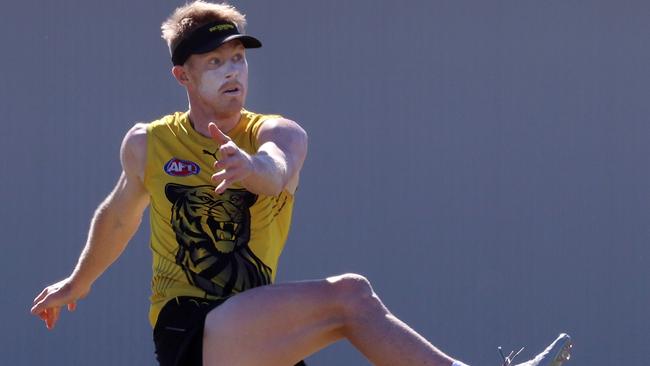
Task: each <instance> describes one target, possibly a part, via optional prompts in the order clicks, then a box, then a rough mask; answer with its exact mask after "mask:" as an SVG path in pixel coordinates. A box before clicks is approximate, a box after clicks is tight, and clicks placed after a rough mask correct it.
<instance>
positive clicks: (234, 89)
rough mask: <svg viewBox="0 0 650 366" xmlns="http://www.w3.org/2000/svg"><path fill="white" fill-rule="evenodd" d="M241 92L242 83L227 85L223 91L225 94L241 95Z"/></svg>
mask: <svg viewBox="0 0 650 366" xmlns="http://www.w3.org/2000/svg"><path fill="white" fill-rule="evenodd" d="M241 92H242V87H241V86H240V85H226V86H225V87H224V88H222V91H221V93H222V94H225V95H240V94H241Z"/></svg>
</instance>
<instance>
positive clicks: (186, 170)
mask: <svg viewBox="0 0 650 366" xmlns="http://www.w3.org/2000/svg"><path fill="white" fill-rule="evenodd" d="M164 169H165V173H167V174H169V175H171V176H174V177H187V176H189V175H195V174H199V172H200V171H201V168H199V164H197V163H195V162H193V161H189V160H181V159H178V158H171V160H169V161H168V162H167V163H166V164H165V168H164Z"/></svg>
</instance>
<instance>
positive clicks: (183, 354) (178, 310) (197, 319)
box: [153, 296, 305, 366]
mask: <svg viewBox="0 0 650 366" xmlns="http://www.w3.org/2000/svg"><path fill="white" fill-rule="evenodd" d="M224 301H225V300H206V299H202V298H198V297H188V296H179V297H176V298H174V299H172V300H170V301H168V302H167V303H166V304H165V306H163V308H162V310H161V311H160V314H159V315H158V320H157V321H156V326H155V327H154V329H153V341H154V344H155V346H156V359H157V360H158V363H159V364H160V366H203V327H204V325H205V317H206V316H207V315H208V313H209V312H210V311H211V310H212V309H214V308H216V307H217V306H219V305H221V304H223V302H224ZM296 366H305V362H304V361H300V362H299V363H298V364H296Z"/></svg>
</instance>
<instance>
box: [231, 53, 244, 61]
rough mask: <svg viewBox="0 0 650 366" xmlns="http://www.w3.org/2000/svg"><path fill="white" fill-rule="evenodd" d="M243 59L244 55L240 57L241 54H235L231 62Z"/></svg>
mask: <svg viewBox="0 0 650 366" xmlns="http://www.w3.org/2000/svg"><path fill="white" fill-rule="evenodd" d="M243 58H244V55H242V54H241V53H238V54H236V55H235V56H233V58H232V60H233V61H234V62H239V61H241V60H242V59H243Z"/></svg>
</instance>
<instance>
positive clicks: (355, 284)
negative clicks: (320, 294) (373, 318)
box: [327, 273, 381, 315]
mask: <svg viewBox="0 0 650 366" xmlns="http://www.w3.org/2000/svg"><path fill="white" fill-rule="evenodd" d="M327 281H328V282H329V283H330V284H331V286H332V288H333V290H334V293H335V297H336V300H337V302H339V303H340V305H341V306H342V307H343V309H344V310H345V311H346V313H348V314H354V315H356V314H362V313H364V312H366V311H368V310H371V308H376V307H378V306H379V305H381V302H380V301H379V298H378V297H377V295H376V294H375V292H374V291H373V289H372V286H371V285H370V281H368V279H367V278H365V277H364V276H362V275H360V274H356V273H346V274H342V275H340V276H333V277H328V278H327Z"/></svg>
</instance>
